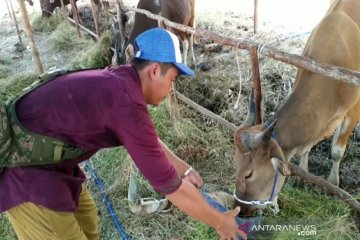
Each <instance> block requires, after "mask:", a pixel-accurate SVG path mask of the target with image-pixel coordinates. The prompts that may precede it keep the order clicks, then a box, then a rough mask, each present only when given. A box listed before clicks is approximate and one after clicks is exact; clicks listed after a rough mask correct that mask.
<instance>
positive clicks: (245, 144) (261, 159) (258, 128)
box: [234, 93, 290, 215]
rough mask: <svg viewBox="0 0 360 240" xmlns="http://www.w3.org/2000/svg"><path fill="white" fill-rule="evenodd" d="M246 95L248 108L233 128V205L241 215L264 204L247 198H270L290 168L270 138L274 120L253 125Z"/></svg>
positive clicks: (264, 199) (265, 199)
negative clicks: (242, 118) (267, 123)
mask: <svg viewBox="0 0 360 240" xmlns="http://www.w3.org/2000/svg"><path fill="white" fill-rule="evenodd" d="M253 99H254V98H253V93H252V94H251V96H250V103H249V111H248V114H247V118H246V120H245V122H244V123H243V124H242V125H241V126H240V127H239V128H238V129H237V130H236V132H235V134H234V140H235V147H236V152H235V167H236V189H235V196H236V197H237V200H236V201H235V205H236V206H240V207H241V212H240V214H241V215H250V214H252V213H253V212H254V211H255V210H256V209H257V208H263V207H265V204H264V205H262V204H259V203H252V204H250V203H248V202H250V201H269V200H270V201H271V200H273V198H274V197H275V196H276V195H277V193H278V192H279V191H280V189H281V187H282V185H283V183H284V180H285V176H286V175H289V173H290V171H289V169H288V167H287V164H286V162H285V158H284V154H283V152H282V150H281V147H280V146H279V144H278V143H277V142H276V140H275V138H274V137H273V131H274V128H275V126H276V120H275V121H273V122H272V123H271V124H269V125H268V127H266V126H265V125H264V124H259V125H254V124H255V104H254V100H253Z"/></svg>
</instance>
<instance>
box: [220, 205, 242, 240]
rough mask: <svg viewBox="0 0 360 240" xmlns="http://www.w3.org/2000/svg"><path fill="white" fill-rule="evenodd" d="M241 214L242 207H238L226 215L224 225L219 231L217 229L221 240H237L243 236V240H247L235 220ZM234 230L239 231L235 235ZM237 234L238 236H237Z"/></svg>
mask: <svg viewBox="0 0 360 240" xmlns="http://www.w3.org/2000/svg"><path fill="white" fill-rule="evenodd" d="M239 212H240V207H237V208H235V209H233V210H230V211H227V212H226V213H225V217H224V221H223V224H222V225H221V226H220V227H219V228H218V229H216V231H217V233H218V234H219V237H220V240H237V239H239V238H238V236H241V238H242V239H245V240H246V239H247V235H246V233H245V232H243V231H241V230H240V229H238V225H237V223H236V221H235V220H234V219H235V217H236V216H237V215H238V214H239ZM229 227H230V228H229ZM234 229H237V231H236V233H235V235H234ZM236 234H237V235H238V236H236Z"/></svg>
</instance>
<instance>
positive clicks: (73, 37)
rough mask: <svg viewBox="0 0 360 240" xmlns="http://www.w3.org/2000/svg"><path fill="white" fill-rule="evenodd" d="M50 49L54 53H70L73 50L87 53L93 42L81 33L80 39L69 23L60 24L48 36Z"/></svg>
mask: <svg viewBox="0 0 360 240" xmlns="http://www.w3.org/2000/svg"><path fill="white" fill-rule="evenodd" d="M49 41H50V49H51V50H52V51H55V52H61V51H66V52H71V51H73V50H75V49H84V50H85V51H87V48H89V47H90V46H91V45H93V43H94V42H93V41H92V40H91V39H90V37H89V36H88V35H85V34H84V33H82V37H81V38H80V37H79V36H78V34H77V31H76V29H75V28H74V27H73V26H71V25H70V23H69V22H61V23H60V24H59V26H58V27H57V28H56V30H55V31H53V32H52V33H51V34H50V36H49Z"/></svg>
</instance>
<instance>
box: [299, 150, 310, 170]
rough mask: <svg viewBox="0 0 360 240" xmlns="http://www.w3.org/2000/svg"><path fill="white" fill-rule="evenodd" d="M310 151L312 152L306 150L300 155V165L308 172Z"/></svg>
mask: <svg viewBox="0 0 360 240" xmlns="http://www.w3.org/2000/svg"><path fill="white" fill-rule="evenodd" d="M309 152H310V150H306V152H305V153H304V154H302V155H301V157H300V167H301V168H302V169H304V170H305V171H307V172H308V171H309V168H308V165H309V164H308V162H309Z"/></svg>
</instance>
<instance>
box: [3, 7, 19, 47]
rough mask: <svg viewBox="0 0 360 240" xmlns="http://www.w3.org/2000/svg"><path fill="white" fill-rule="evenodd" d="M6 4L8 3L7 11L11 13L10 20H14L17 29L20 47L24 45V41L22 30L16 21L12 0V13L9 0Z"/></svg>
mask: <svg viewBox="0 0 360 240" xmlns="http://www.w3.org/2000/svg"><path fill="white" fill-rule="evenodd" d="M5 3H6V7H7V9H8V12H9V16H10V18H12V19H13V21H14V24H15V28H16V33H17V36H18V39H19V44H20V45H23V42H22V39H21V33H20V30H19V26H18V22H17V20H16V15H15V11H14V8H13V5H12V2H11V0H10V8H11V12H10V8H9V4H8V0H5Z"/></svg>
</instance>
